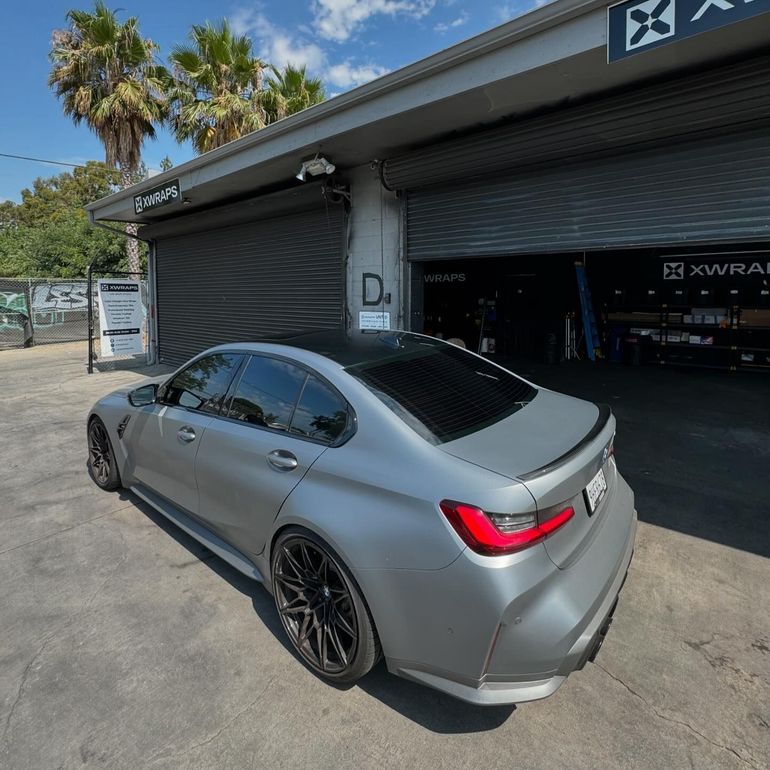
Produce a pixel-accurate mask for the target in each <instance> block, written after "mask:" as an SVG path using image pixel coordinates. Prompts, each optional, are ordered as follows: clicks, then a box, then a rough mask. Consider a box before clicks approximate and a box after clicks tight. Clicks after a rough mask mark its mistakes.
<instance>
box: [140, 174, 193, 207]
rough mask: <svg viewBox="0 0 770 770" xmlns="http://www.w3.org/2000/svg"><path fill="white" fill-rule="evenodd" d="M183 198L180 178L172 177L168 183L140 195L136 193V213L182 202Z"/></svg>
mask: <svg viewBox="0 0 770 770" xmlns="http://www.w3.org/2000/svg"><path fill="white" fill-rule="evenodd" d="M181 200H182V188H181V186H180V184H179V180H178V179H172V180H171V181H170V182H166V184H163V185H159V186H158V187H153V188H152V189H151V190H147V191H145V192H143V193H139V194H138V195H134V213H135V214H144V213H145V212H146V211H151V210H152V209H157V208H160V207H161V206H168V205H170V204H172V203H180V202H181Z"/></svg>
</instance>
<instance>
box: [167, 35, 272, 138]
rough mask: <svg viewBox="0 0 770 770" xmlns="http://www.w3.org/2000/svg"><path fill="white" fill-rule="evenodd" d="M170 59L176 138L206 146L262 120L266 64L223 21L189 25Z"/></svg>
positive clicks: (257, 126) (246, 130)
mask: <svg viewBox="0 0 770 770" xmlns="http://www.w3.org/2000/svg"><path fill="white" fill-rule="evenodd" d="M169 62H170V63H171V66H172V76H171V77H170V78H169V82H168V89H167V90H168V96H169V106H170V118H169V123H170V125H171V129H172V131H173V132H174V136H175V137H176V140H177V141H178V142H180V143H181V142H184V141H187V140H188V139H190V140H192V144H193V148H194V149H195V151H196V152H198V153H202V152H207V151H208V150H213V149H214V148H216V147H221V146H222V145H223V144H226V143H227V142H231V141H233V140H234V139H238V138H239V137H241V136H244V135H245V134H249V133H251V132H252V131H256V130H257V129H260V128H262V127H263V126H264V125H265V124H266V122H267V120H266V115H265V111H264V108H263V107H262V103H261V97H262V90H263V73H264V69H265V64H264V62H262V61H261V60H260V59H259V58H257V57H256V56H254V55H253V52H252V44H251V40H249V38H248V37H245V36H237V35H234V34H233V31H232V29H231V28H230V25H229V24H228V23H227V21H225V20H223V21H220V22H219V23H218V24H211V23H210V22H206V24H205V25H193V27H192V29H191V30H190V43H189V44H184V45H177V46H175V47H174V49H173V50H172V52H171V54H170V56H169Z"/></svg>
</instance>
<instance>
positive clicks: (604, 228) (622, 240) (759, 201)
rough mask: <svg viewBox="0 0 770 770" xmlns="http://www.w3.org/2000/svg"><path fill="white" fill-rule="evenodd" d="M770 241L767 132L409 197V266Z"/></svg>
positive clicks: (425, 190)
mask: <svg viewBox="0 0 770 770" xmlns="http://www.w3.org/2000/svg"><path fill="white" fill-rule="evenodd" d="M768 236H770V131H767V130H765V129H763V130H759V131H752V132H747V133H743V134H735V135H725V136H721V137H712V138H710V139H707V140H702V141H700V142H695V141H688V142H681V143H679V144H675V145H670V146H662V147H658V148H652V149H646V150H642V151H637V152H627V153H624V154H623V155H620V156H616V157H602V158H594V159H592V160H589V161H582V162H579V163H572V164H566V165H565V164H563V163H562V164H559V165H558V166H548V167H544V168H541V169H530V170H528V171H526V172H522V173H519V174H513V175H509V176H506V177H504V178H500V177H498V178H495V179H480V180H476V181H472V182H465V183H463V184H461V185H460V184H455V185H452V186H436V187H432V188H419V189H416V190H411V191H409V193H408V196H407V231H406V243H407V257H408V259H410V260H431V259H436V260H438V259H447V258H453V257H469V256H495V255H503V254H513V253H523V252H553V251H582V250H588V249H600V248H606V247H629V246H642V245H656V244H673V243H698V242H702V243H703V242H708V243H714V242H717V241H740V240H757V239H764V238H767V237H768Z"/></svg>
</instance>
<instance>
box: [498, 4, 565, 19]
mask: <svg viewBox="0 0 770 770" xmlns="http://www.w3.org/2000/svg"><path fill="white" fill-rule="evenodd" d="M550 2H552V0H528V2H518V3H516V2H514V3H506V4H504V5H498V6H497V7H496V8H495V16H497V20H498V21H499V22H500V23H501V24H502V23H505V22H506V21H510V20H511V19H515V18H516V17H518V16H523V15H524V14H525V13H527V12H529V11H533V10H534V9H535V8H541V7H542V6H544V5H548V3H550Z"/></svg>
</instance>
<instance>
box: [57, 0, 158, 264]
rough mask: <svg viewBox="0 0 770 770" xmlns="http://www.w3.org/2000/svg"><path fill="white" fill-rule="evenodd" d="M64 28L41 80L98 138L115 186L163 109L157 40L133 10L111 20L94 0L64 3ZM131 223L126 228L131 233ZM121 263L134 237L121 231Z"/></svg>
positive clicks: (133, 164)
mask: <svg viewBox="0 0 770 770" xmlns="http://www.w3.org/2000/svg"><path fill="white" fill-rule="evenodd" d="M67 21H68V22H69V27H68V29H65V30H56V31H55V32H54V34H53V38H52V42H51V52H50V59H51V62H52V65H53V66H52V69H51V72H50V75H49V77H48V84H49V86H51V88H53V90H54V92H55V93H56V95H57V96H58V97H59V98H60V99H61V100H62V104H63V107H64V113H65V114H66V115H68V116H69V117H71V118H72V120H73V121H74V122H75V123H76V124H77V123H81V122H84V123H86V125H87V126H88V127H89V128H90V129H91V130H92V131H93V132H94V133H95V134H96V135H97V136H98V137H99V139H100V140H101V142H102V144H103V145H104V150H105V155H106V160H107V164H108V165H109V166H112V167H118V168H119V169H120V174H121V186H122V187H128V186H130V185H131V183H132V182H133V180H134V178H135V175H136V173H137V169H138V168H139V165H140V161H141V152H142V145H143V143H144V141H145V140H146V139H148V138H149V139H152V138H154V137H155V127H156V126H157V125H158V124H160V123H161V122H162V121H163V120H164V118H165V116H166V101H165V96H164V92H163V85H164V82H165V79H166V72H165V69H164V68H163V67H161V66H159V65H158V64H157V63H156V60H155V56H156V54H157V51H158V46H157V45H156V44H155V43H153V42H152V40H149V39H148V38H144V37H142V35H141V34H140V31H139V22H138V20H137V18H136V17H133V16H132V17H130V18H128V19H126V21H124V22H121V21H119V20H118V18H117V15H116V13H115V12H114V11H111V10H109V9H108V8H107V7H106V6H105V5H104V3H103V2H102V0H96V2H95V4H94V10H93V12H89V11H80V10H71V11H69V12H68V13H67ZM136 232H137V226H136V225H135V224H127V225H126V233H128V234H129V235H136ZM126 251H127V253H128V262H129V269H131V270H139V267H140V265H139V253H140V249H139V243H138V242H137V241H136V240H134V239H133V238H129V239H127V242H126Z"/></svg>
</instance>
